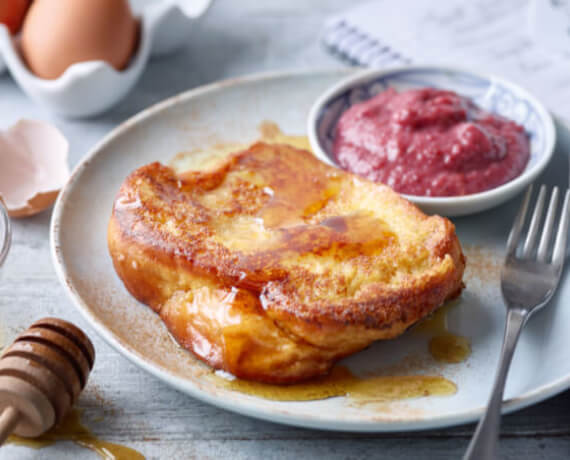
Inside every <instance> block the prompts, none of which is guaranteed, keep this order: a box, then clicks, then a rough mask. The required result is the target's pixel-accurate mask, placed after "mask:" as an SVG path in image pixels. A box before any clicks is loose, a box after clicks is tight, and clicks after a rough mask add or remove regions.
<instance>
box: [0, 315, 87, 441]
mask: <svg viewBox="0 0 570 460" xmlns="http://www.w3.org/2000/svg"><path fill="white" fill-rule="evenodd" d="M94 361H95V349H94V348H93V344H92V343H91V340H89V337H87V335H85V333H84V332H83V331H82V330H81V329H79V328H78V327H77V326H74V325H73V324H71V323H68V322H67V321H63V320H61V319H57V318H44V319H41V320H39V321H36V322H35V323H34V324H32V325H31V326H30V328H29V329H27V330H26V331H24V332H23V333H22V334H20V335H19V336H18V337H17V338H16V340H15V341H14V343H13V344H12V345H11V346H10V347H9V348H7V349H6V350H5V351H4V353H2V356H1V357H0V414H1V415H0V445H1V444H3V443H4V441H5V440H6V438H7V437H8V436H9V435H10V434H11V433H14V434H17V435H18V436H23V437H27V438H29V437H36V436H39V435H41V434H43V433H45V432H46V431H47V430H49V429H50V428H52V427H53V426H54V425H56V424H58V423H59V422H61V420H62V419H63V418H64V417H65V415H66V414H67V412H68V411H69V410H70V409H71V407H72V406H73V404H74V403H75V401H76V400H77V397H78V396H79V393H80V392H81V390H82V389H83V387H84V386H85V384H86V383H87V378H88V377H89V372H90V371H91V369H92V368H93V362H94Z"/></svg>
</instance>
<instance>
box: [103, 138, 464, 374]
mask: <svg viewBox="0 0 570 460" xmlns="http://www.w3.org/2000/svg"><path fill="white" fill-rule="evenodd" d="M108 243H109V250H110V253H111V256H112V259H113V264H114V266H115V269H116V271H117V273H118V275H119V276H120V278H121V279H122V280H123V282H124V284H125V286H126V287H127V289H128V290H129V292H131V294H133V296H135V297H136V298H137V299H138V300H140V301H141V302H144V303H146V304H148V305H149V306H151V307H152V308H153V309H154V310H155V311H157V312H158V313H159V314H160V315H161V317H162V318H163V320H164V321H165V323H166V324H167V326H168V327H169V329H170V330H171V332H172V333H173V335H174V336H175V337H176V339H177V340H178V341H179V342H180V343H181V344H182V345H183V346H184V347H186V348H188V349H189V350H192V351H193V352H194V353H195V354H196V355H197V356H199V357H200V358H201V359H203V360H204V361H206V362H208V363H209V364H211V365H212V366H213V367H215V368H219V369H224V370H226V371H228V372H231V373H233V374H235V375H237V376H239V377H244V378H249V379H255V380H261V381H268V382H276V383H291V382H295V381H299V380H302V379H305V378H309V377H312V376H315V375H320V374H323V373H325V372H327V371H328V370H329V369H330V367H331V366H332V364H333V363H334V362H335V361H336V360H338V359H340V358H341V357H343V356H346V355H348V354H351V353H354V352H355V351H358V350H360V349H362V348H364V347H366V346H368V345H369V344H370V343H371V342H372V341H374V340H378V339H387V338H393V337H396V336H398V335H399V334H401V333H402V332H403V331H405V330H406V329H407V328H408V327H409V326H410V325H412V324H413V323H415V322H416V321H418V320H419V319H421V318H423V317H425V316H426V315H428V314H429V313H431V312H432V311H433V310H434V309H435V308H437V307H439V306H440V305H441V304H442V303H443V302H444V301H445V300H446V299H449V298H451V297H454V296H457V295H458V294H459V293H460V291H461V289H462V281H461V279H462V276H463V270H464V266H465V259H464V256H463V254H462V252H461V247H460V245H459V241H458V239H457V236H456V235H455V229H454V227H453V224H451V222H449V221H448V220H447V219H444V218H441V217H439V216H432V217H427V216H425V215H424V214H423V213H422V212H421V211H420V210H419V209H418V208H417V207H415V206H414V205H412V204H411V203H409V202H408V201H406V200H404V199H403V198H401V197H400V196H399V195H397V194H396V193H394V192H393V191H392V190H391V189H389V188H388V187H385V186H383V185H378V184H373V183H370V182H368V181H366V180H363V179H359V178H357V177H355V176H353V175H351V174H348V173H344V172H341V171H338V170H337V169H334V168H331V167H329V166H327V165H324V164H323V163H321V162H319V161H318V160H316V159H315V158H314V157H313V156H312V155H311V154H310V153H309V152H306V151H302V150H297V149H294V148H292V147H289V146H285V145H277V146H269V145H266V144H261V143H259V144H255V145H254V146H252V147H250V148H249V149H247V150H245V151H243V152H239V153H236V154H234V155H232V156H231V157H229V158H227V159H226V160H224V161H223V162H222V163H220V164H219V165H218V167H216V168H215V169H212V170H208V171H195V172H189V173H186V174H184V176H177V175H176V174H175V173H174V171H173V170H171V169H170V168H168V167H165V166H162V165H160V164H159V163H153V164H150V165H147V166H143V167H142V168H139V169H138V170H136V171H134V172H133V173H132V174H131V175H130V176H129V177H128V178H127V179H126V180H125V182H124V183H123V185H122V187H121V189H120V191H119V194H118V196H117V199H116V201H115V206H114V209H113V215H112V217H111V221H110V224H109V230H108ZM196 299H200V300H196ZM220 299H225V300H223V301H222V300H220ZM216 312H217V313H216ZM228 312H229V313H228ZM220 318H221V319H220ZM236 318H238V319H239V320H238V319H236Z"/></svg>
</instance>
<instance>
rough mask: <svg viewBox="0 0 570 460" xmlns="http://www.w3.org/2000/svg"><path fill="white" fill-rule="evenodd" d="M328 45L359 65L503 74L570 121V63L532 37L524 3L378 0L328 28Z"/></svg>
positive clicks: (324, 38)
mask: <svg viewBox="0 0 570 460" xmlns="http://www.w3.org/2000/svg"><path fill="white" fill-rule="evenodd" d="M322 41H323V44H324V45H325V46H326V48H328V49H329V50H330V51H331V52H332V53H334V54H335V55H337V56H339V57H341V58H343V59H344V60H347V61H349V62H350V63H352V64H357V65H362V66H368V67H388V66H394V65H400V64H406V63H415V64H421V63H430V64H451V65H455V66H464V67H467V68H471V69H475V70H478V71H482V72H489V73H492V74H497V75H500V76H503V77H505V78H508V79H510V80H511V81H514V82H516V83H518V84H519V85H521V86H523V87H525V88H527V89H528V90H530V91H531V92H533V93H534V94H536V95H537V96H538V97H540V98H541V100H542V101H543V102H544V103H545V104H546V105H547V106H548V107H549V108H551V109H553V110H554V111H556V112H557V113H559V114H561V115H563V116H565V117H566V118H568V119H570V60H568V59H564V58H562V57H560V56H559V55H555V54H552V53H549V52H548V51H547V50H545V49H543V48H541V47H540V46H538V45H537V44H536V43H534V40H533V39H532V36H531V34H530V28H529V2H526V1H524V0H501V1H498V0H470V1H469V2H465V1H463V0H438V1H437V2H434V1H433V0H397V1H396V0H377V1H373V2H368V3H364V4H362V5H359V6H357V7H355V8H353V9H350V10H348V11H346V12H344V13H342V14H340V15H338V16H335V17H332V18H331V19H330V20H329V21H328V22H327V23H326V25H325V28H324V31H323V35H322Z"/></svg>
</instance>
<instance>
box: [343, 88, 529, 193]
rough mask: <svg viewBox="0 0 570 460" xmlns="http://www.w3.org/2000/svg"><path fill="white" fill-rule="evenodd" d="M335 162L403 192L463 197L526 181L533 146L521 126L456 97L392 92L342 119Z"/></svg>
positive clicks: (430, 90)
mask: <svg viewBox="0 0 570 460" xmlns="http://www.w3.org/2000/svg"><path fill="white" fill-rule="evenodd" d="M334 155H335V156H336V159H337V161H338V163H339V164H340V166H341V167H343V168H344V169H347V170H348V171H351V172H353V173H355V174H359V175H361V176H364V177H366V178H368V179H370V180H373V181H376V182H382V183H385V184H387V185H389V186H390V187H392V188H393V189H394V190H396V191H398V192H400V193H405V194H408V195H421V196H457V195H467V194H471V193H477V192H482V191H484V190H489V189H491V188H494V187H497V186H499V185H501V184H504V183H505V182H508V181H510V180H511V179H513V178H515V177H517V176H518V175H520V174H521V173H522V172H523V170H524V168H525V166H526V164H527V162H528V159H529V155H530V144H529V139H528V136H527V134H526V133H525V131H524V128H523V127H522V126H520V125H518V124H516V123H515V122H513V121H510V120H507V119H506V118H503V117H501V116H499V115H495V114H491V113H489V112H486V111H484V110H483V109H481V108H479V107H478V106H476V105H475V104H474V103H473V102H472V101H471V100H470V99H468V98H465V97H463V96H460V95H458V94H456V93H454V92H452V91H444V90H439V89H433V88H423V89H415V90H410V91H405V92H401V93H398V92H397V91H395V90H394V89H388V90H386V91H383V92H382V93H380V94H378V95H377V96H375V97H373V98H372V99H370V100H368V101H365V102H362V103H360V104H356V105H354V106H352V107H351V108H350V109H348V110H347V111H346V112H345V113H344V114H343V115H342V116H341V118H340V120H339V121H338V123H337V127H336V133H335V142H334Z"/></svg>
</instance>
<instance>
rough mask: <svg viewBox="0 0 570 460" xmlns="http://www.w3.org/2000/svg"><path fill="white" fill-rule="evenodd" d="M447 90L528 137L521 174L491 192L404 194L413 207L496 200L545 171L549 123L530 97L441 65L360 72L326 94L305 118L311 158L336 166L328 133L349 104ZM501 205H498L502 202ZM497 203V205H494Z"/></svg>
mask: <svg viewBox="0 0 570 460" xmlns="http://www.w3.org/2000/svg"><path fill="white" fill-rule="evenodd" d="M426 86H429V87H436V88H442V89H451V90H453V91H456V92H458V93H459V94H462V95H464V96H468V97H470V98H471V99H473V100H474V102H475V103H477V104H478V105H479V106H481V107H483V108H485V109H486V110H488V111H490V112H493V113H497V114H500V115H502V116H504V117H506V118H509V119H512V120H514V121H516V122H517V123H519V124H522V125H523V126H524V127H525V129H526V131H527V132H528V134H529V136H530V141H531V154H530V159H529V163H528V165H527V167H526V169H525V170H524V171H523V173H522V174H521V175H520V176H518V177H516V178H514V179H512V180H511V181H509V182H507V183H505V184H503V185H500V186H499V187H496V188H494V189H491V190H487V191H484V192H480V193H475V194H471V195H464V196H459V197H425V196H410V195H404V196H405V197H406V198H408V199H410V200H411V201H413V202H414V203H416V204H419V205H422V204H427V205H438V204H449V203H451V202H453V204H454V205H461V204H462V203H463V204H466V205H468V204H469V203H471V202H473V203H474V202H475V201H478V202H480V201H481V200H491V201H494V200H496V199H498V200H500V198H501V195H503V194H505V193H508V194H509V195H511V196H512V193H509V192H511V191H512V189H513V188H516V189H521V190H522V188H523V187H524V186H525V185H527V184H529V183H530V182H532V181H533V180H534V179H535V178H536V177H537V176H538V174H540V172H541V171H542V170H543V169H544V168H545V167H546V165H547V164H548V162H549V161H550V159H551V158H552V154H553V152H554V145H555V141H556V134H555V133H556V131H555V127H554V121H553V119H552V117H551V115H550V113H549V112H548V110H547V109H546V108H545V107H544V105H543V104H542V103H541V102H539V101H538V100H537V99H536V98H535V97H534V96H532V95H531V94H530V93H529V92H528V91H526V90H524V89H523V88H521V87H520V86H518V85H516V84H514V83H511V82H509V81H507V80H505V79H503V78H500V77H497V76H494V75H484V74H480V73H476V72H472V71H470V70H467V69H462V68H458V67H446V66H403V67H392V68H388V69H382V70H365V71H363V72H358V73H357V74H356V75H352V76H350V77H348V78H346V79H344V80H343V81H341V82H340V83H338V84H337V85H335V86H334V87H332V88H330V89H329V90H328V91H326V92H325V93H324V94H323V95H322V96H321V97H320V98H319V99H318V100H317V101H316V102H315V104H314V105H313V107H312V109H311V111H310V113H309V118H308V134H309V140H310V143H311V147H312V148H313V151H314V153H315V155H316V156H317V157H318V158H319V159H321V160H322V161H324V162H325V163H328V164H331V165H333V166H338V165H337V164H336V162H335V160H334V157H333V156H332V155H331V153H330V152H331V146H332V139H333V135H334V128H335V126H336V122H337V121H338V118H339V117H340V116H341V115H342V113H343V112H344V111H345V110H347V109H348V108H349V107H350V106H351V105H353V104H356V103H358V102H362V101H363V100H366V99H369V98H371V97H373V96H374V95H375V94H377V93H378V92H380V91H382V90H384V89H386V88H388V87H396V88H397V89H410V88H418V87H426ZM502 201H503V200H500V202H502ZM497 204H498V203H497Z"/></svg>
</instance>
